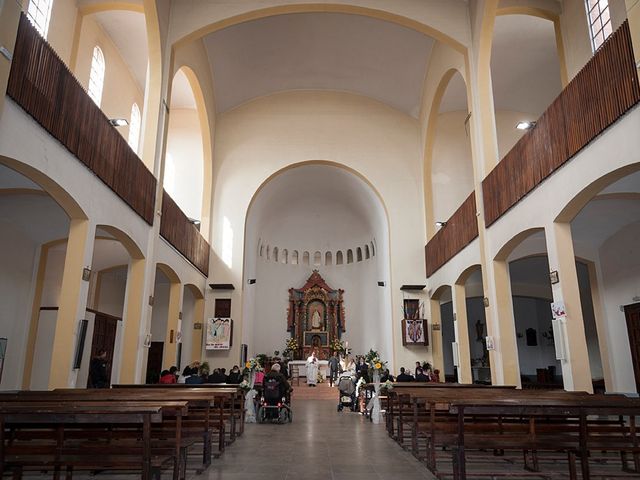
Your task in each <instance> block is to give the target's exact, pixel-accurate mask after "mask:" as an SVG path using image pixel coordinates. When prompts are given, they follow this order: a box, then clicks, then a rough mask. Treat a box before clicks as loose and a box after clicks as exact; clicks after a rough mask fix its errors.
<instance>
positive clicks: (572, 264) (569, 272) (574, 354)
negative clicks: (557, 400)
mask: <svg viewBox="0 0 640 480" xmlns="http://www.w3.org/2000/svg"><path fill="white" fill-rule="evenodd" d="M545 237H546V240H547V253H548V255H549V268H550V270H551V271H554V270H555V271H557V272H558V278H559V280H560V281H559V282H558V283H556V284H554V285H552V286H551V289H552V291H553V301H554V302H563V303H564V306H565V311H566V322H565V327H566V329H565V332H566V341H565V345H564V347H565V350H566V357H567V358H566V359H565V360H562V361H561V363H562V378H563V381H564V388H565V390H577V391H585V392H593V385H592V382H591V368H590V366H589V351H588V349H587V339H586V335H585V331H584V320H583V318H582V305H581V303H580V289H579V287H578V272H577V270H576V259H575V253H574V251H573V238H572V236H571V224H569V223H558V222H554V223H553V224H552V225H548V226H547V227H545ZM555 341H556V342H558V341H560V339H558V338H556V339H555Z"/></svg>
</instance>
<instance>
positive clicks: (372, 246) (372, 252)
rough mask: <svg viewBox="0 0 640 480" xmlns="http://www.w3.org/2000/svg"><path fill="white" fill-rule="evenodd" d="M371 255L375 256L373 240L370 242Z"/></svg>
mask: <svg viewBox="0 0 640 480" xmlns="http://www.w3.org/2000/svg"><path fill="white" fill-rule="evenodd" d="M371 256H372V257H375V256H376V247H375V245H374V244H373V242H371Z"/></svg>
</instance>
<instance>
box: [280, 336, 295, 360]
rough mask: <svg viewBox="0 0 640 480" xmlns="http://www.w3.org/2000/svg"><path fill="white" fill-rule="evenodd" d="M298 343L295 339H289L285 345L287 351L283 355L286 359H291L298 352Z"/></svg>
mask: <svg viewBox="0 0 640 480" xmlns="http://www.w3.org/2000/svg"><path fill="white" fill-rule="evenodd" d="M298 347H299V345H298V341H297V340H296V339H295V338H289V339H288V340H287V343H286V345H285V349H284V350H283V351H282V355H283V356H284V357H285V358H291V357H292V356H293V355H294V354H295V352H297V351H298Z"/></svg>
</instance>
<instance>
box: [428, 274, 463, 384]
mask: <svg viewBox="0 0 640 480" xmlns="http://www.w3.org/2000/svg"><path fill="white" fill-rule="evenodd" d="M433 299H434V300H435V301H436V302H437V305H438V306H439V309H440V331H441V336H442V367H443V371H442V372H441V373H440V379H441V380H442V381H445V382H457V381H458V370H459V369H458V365H459V360H460V355H459V350H458V343H457V341H456V326H455V320H454V318H453V301H452V292H451V287H450V286H449V285H446V286H444V287H441V288H440V289H438V295H436V296H435V297H433ZM432 308H433V307H432ZM434 362H435V359H434Z"/></svg>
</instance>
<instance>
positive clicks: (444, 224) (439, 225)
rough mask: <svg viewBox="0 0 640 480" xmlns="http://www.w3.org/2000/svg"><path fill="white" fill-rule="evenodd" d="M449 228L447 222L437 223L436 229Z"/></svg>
mask: <svg viewBox="0 0 640 480" xmlns="http://www.w3.org/2000/svg"><path fill="white" fill-rule="evenodd" d="M446 226H447V222H436V227H440V228H442V227H446Z"/></svg>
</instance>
